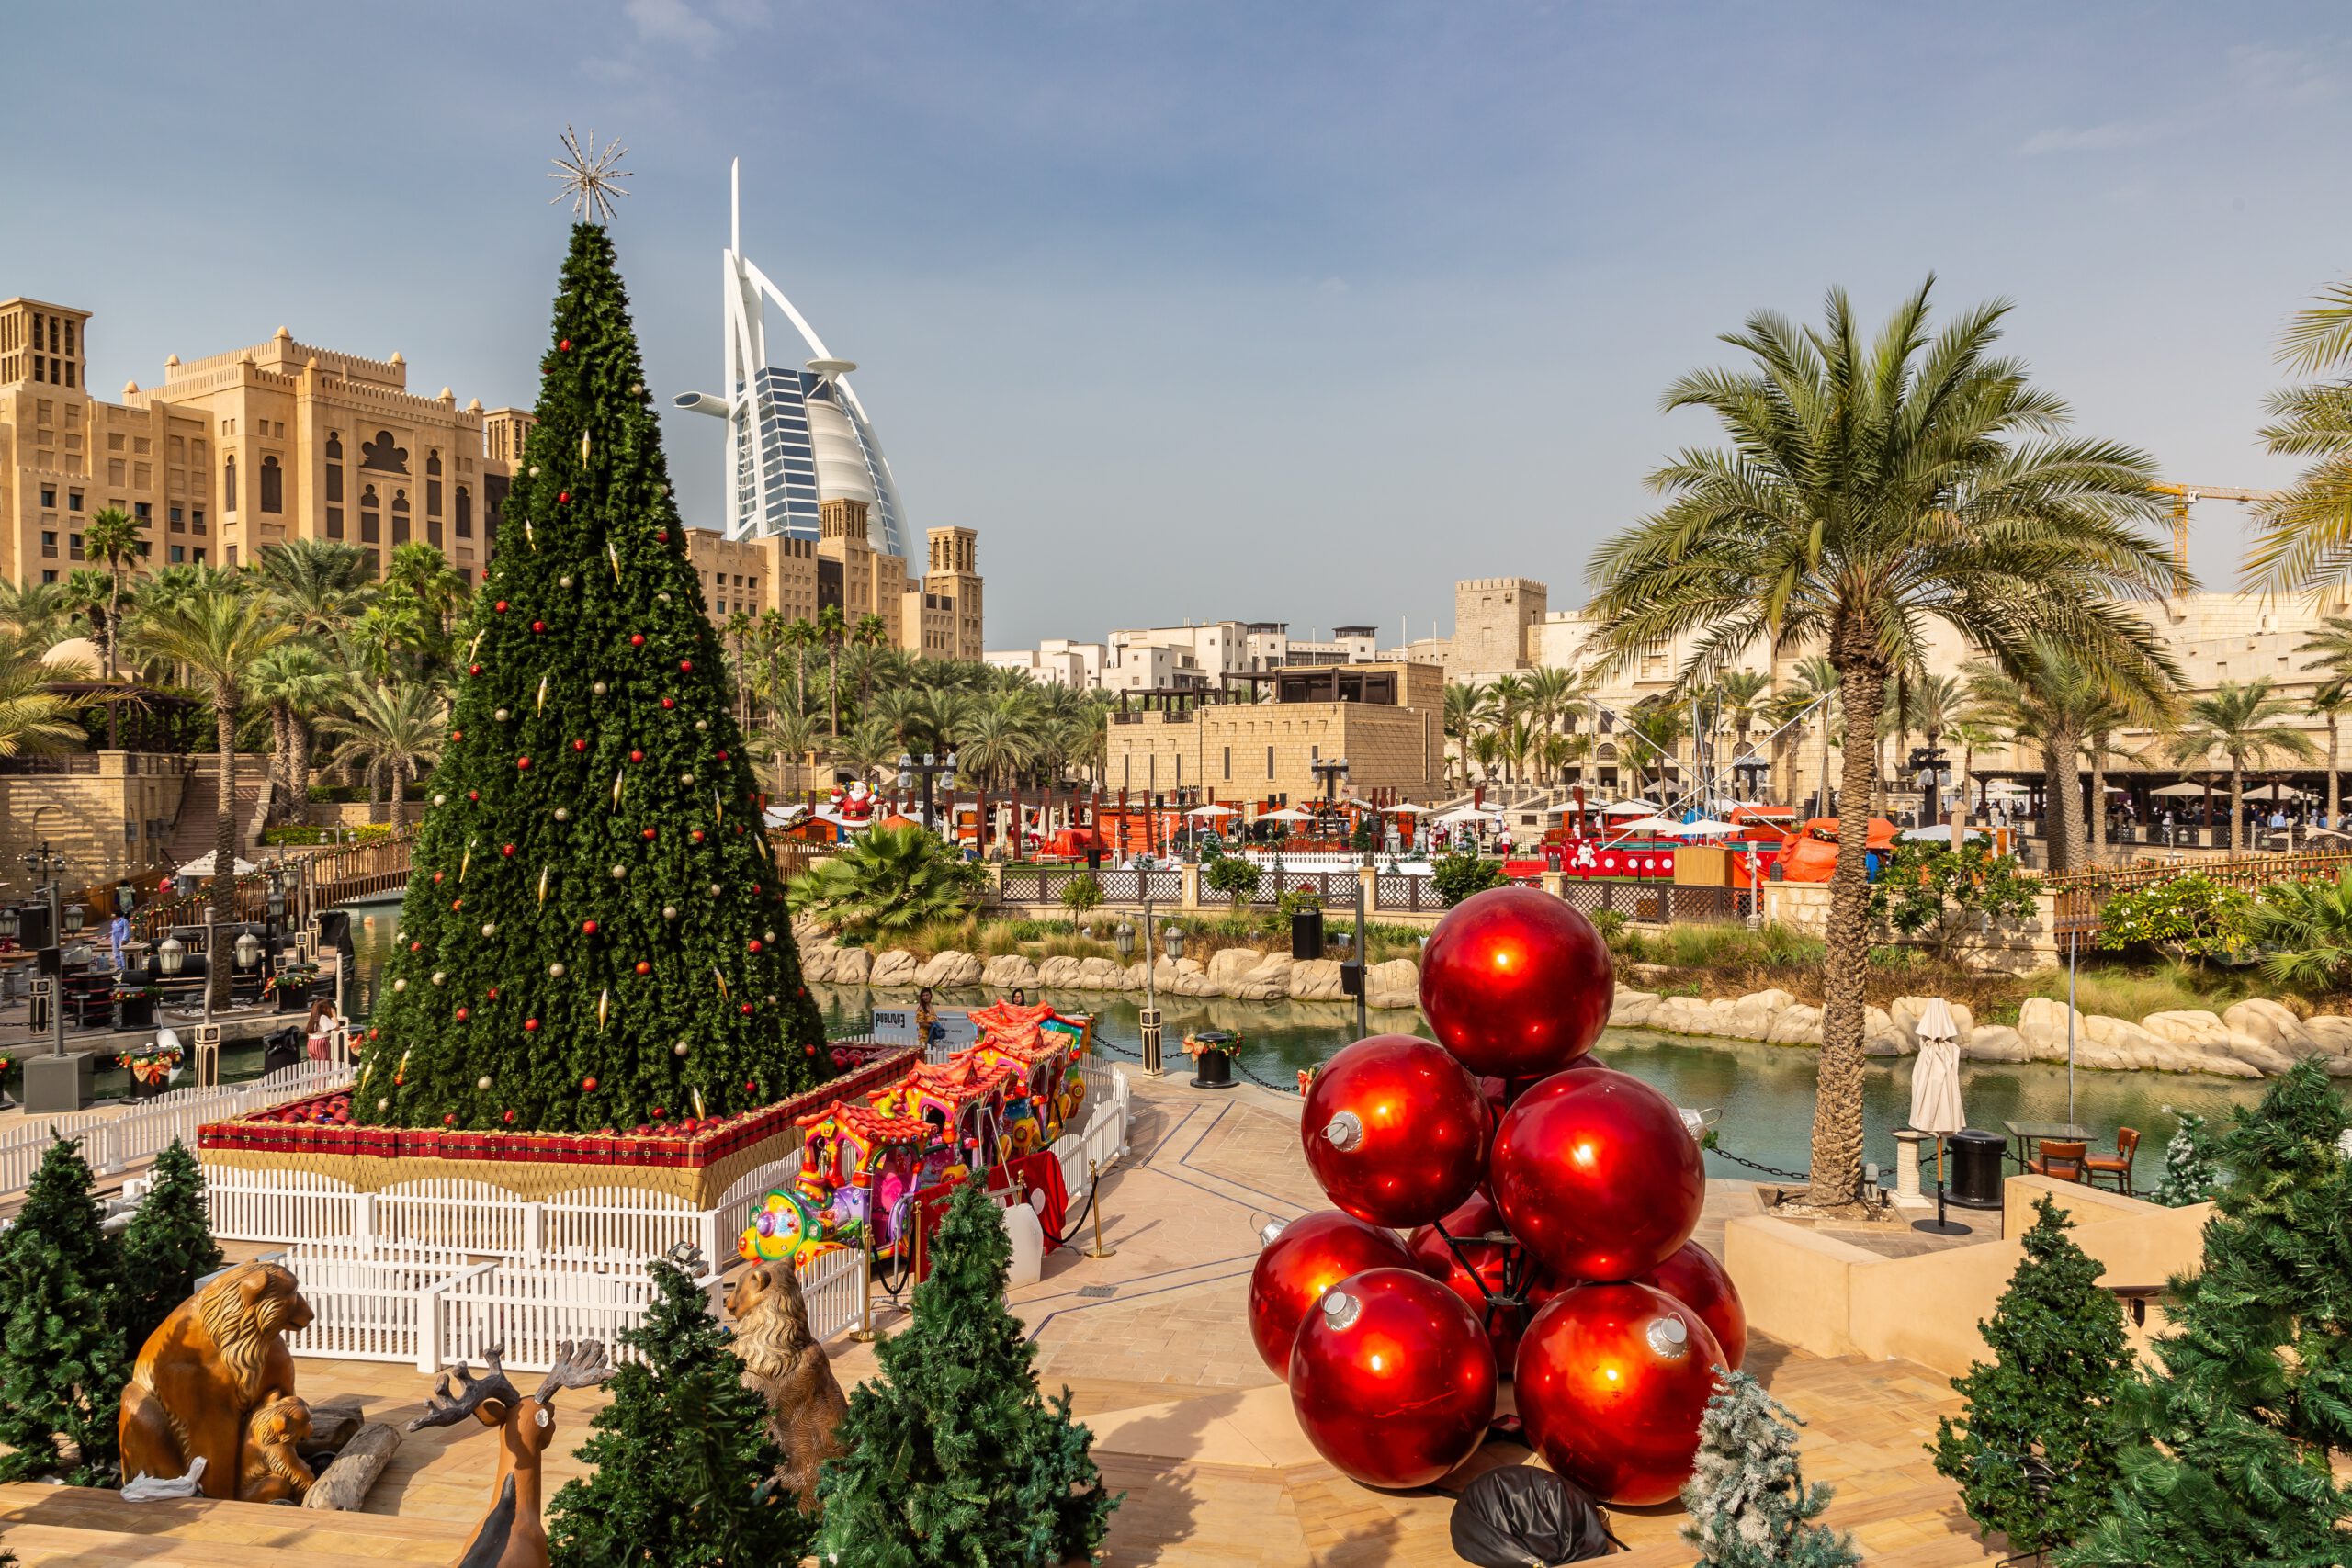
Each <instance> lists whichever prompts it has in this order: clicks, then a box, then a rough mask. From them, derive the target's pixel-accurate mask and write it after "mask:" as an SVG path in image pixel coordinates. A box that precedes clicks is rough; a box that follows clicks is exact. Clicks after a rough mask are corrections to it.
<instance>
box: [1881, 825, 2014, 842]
mask: <svg viewBox="0 0 2352 1568" xmlns="http://www.w3.org/2000/svg"><path fill="white" fill-rule="evenodd" d="M1961 832H1962V835H1963V836H1965V837H1967V838H1971V839H1989V838H1991V837H1992V836H1993V835H1992V834H1990V833H1988V832H1986V831H1985V829H1982V828H1963V829H1961ZM1894 836H1895V837H1896V838H1898V839H1901V840H1904V841H1905V843H1913V844H1931V843H1935V842H1937V841H1939V840H1949V839H1950V838H1951V823H1949V822H1946V823H1942V824H1940V825H1939V826H1938V827H1934V828H1905V829H1903V831H1901V832H1900V833H1897V834H1895V835H1894Z"/></svg>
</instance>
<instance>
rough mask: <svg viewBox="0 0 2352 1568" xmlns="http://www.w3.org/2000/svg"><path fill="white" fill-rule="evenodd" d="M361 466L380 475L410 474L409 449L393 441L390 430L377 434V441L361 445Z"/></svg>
mask: <svg viewBox="0 0 2352 1568" xmlns="http://www.w3.org/2000/svg"><path fill="white" fill-rule="evenodd" d="M359 466H360V467H361V468H373V469H375V470H376V471H377V472H379V473H384V474H404V473H406V472H408V448H407V447H405V446H401V445H400V444H399V443H398V442H396V441H394V440H393V439H392V433H391V432H390V431H389V430H379V431H378V432H376V439H375V440H373V441H363V442H361V443H360V444H359Z"/></svg>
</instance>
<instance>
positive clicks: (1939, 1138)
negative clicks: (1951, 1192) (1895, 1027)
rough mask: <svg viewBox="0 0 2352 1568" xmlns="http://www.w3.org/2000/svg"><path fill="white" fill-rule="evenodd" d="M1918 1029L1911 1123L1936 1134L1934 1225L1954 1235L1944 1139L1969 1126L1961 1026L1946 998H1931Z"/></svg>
mask: <svg viewBox="0 0 2352 1568" xmlns="http://www.w3.org/2000/svg"><path fill="white" fill-rule="evenodd" d="M1917 1034H1918V1037H1919V1055H1917V1057H1915V1058H1914V1059H1913V1061H1912V1063H1911V1125H1912V1127H1913V1128H1914V1129H1915V1130H1916V1131H1918V1132H1922V1133H1933V1134H1935V1135H1936V1217H1935V1221H1934V1227H1935V1229H1936V1230H1937V1231H1939V1233H1941V1234H1944V1235H1951V1234H1953V1232H1954V1231H1955V1230H1957V1229H1959V1228H1962V1227H1951V1228H1949V1229H1948V1228H1947V1222H1946V1221H1945V1219H1944V1212H1943V1211H1944V1138H1945V1136H1946V1135H1947V1134H1952V1133H1957V1132H1959V1131H1960V1130H1961V1129H1962V1128H1963V1127H1966V1126H1967V1125H1968V1112H1967V1111H1965V1110H1963V1109H1962V1106H1961V1102H1960V1025H1959V1023H1958V1022H1957V1021H1954V1020H1953V1018H1952V1016H1951V1007H1950V1006H1949V1005H1947V1004H1946V1003H1945V1001H1944V999H1943V998H1941V997H1930V998H1928V1006H1927V1009H1926V1010H1925V1011H1923V1012H1921V1013H1920V1015H1919V1023H1918V1028H1917ZM1921 1223H1922V1224H1926V1223H1927V1222H1924V1221H1923V1222H1921Z"/></svg>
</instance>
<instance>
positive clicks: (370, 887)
mask: <svg viewBox="0 0 2352 1568" xmlns="http://www.w3.org/2000/svg"><path fill="white" fill-rule="evenodd" d="M414 842H415V840H413V837H412V836H410V835H408V834H402V835H401V837H399V838H396V839H378V840H375V841H373V842H372V843H365V844H344V845H340V846H338V847H336V848H334V849H327V850H310V849H303V848H300V847H294V846H289V847H288V850H287V852H286V863H287V864H288V867H289V869H294V870H301V871H306V872H307V874H308V875H309V878H310V886H311V897H312V898H313V900H314V902H315V903H316V905H317V907H318V908H328V907H329V906H332V905H335V904H340V903H344V902H346V901H347V900H349V899H353V898H364V897H368V895H369V894H371V893H389V892H390V891H392V890H393V889H395V888H399V887H402V886H406V885H407V883H408V876H409V866H410V855H411V852H412V850H413V847H414ZM297 862H299V863H300V865H299V866H297V865H296V864H295V863H297ZM287 896H288V899H289V900H290V899H291V898H292V897H293V888H292V886H290V885H289V886H288V895H287ZM211 902H212V884H211V882H210V881H209V879H207V880H205V881H202V882H198V883H196V884H194V885H192V886H189V887H187V888H186V889H185V890H183V891H182V892H181V893H180V894H179V895H178V896H177V897H174V898H171V899H169V900H159V901H158V902H156V903H153V904H150V905H148V906H147V908H144V909H141V911H140V912H139V916H138V918H137V919H135V920H133V921H132V922H131V924H132V932H131V934H132V935H133V936H135V937H137V938H138V939H139V940H141V941H143V942H156V941H160V940H162V938H163V937H164V934H165V933H166V932H168V931H171V929H172V928H173V927H175V926H193V925H201V924H203V923H204V919H205V915H206V911H207V910H208V909H209V907H210V905H211ZM268 913H269V873H268V872H267V871H266V870H264V871H255V872H249V873H247V874H245V875H243V876H240V877H239V878H237V881H236V886H235V889H234V897H233V898H232V904H231V908H230V910H229V912H228V914H227V915H226V916H225V917H224V919H230V920H232V921H233V920H260V919H266V918H267V916H268Z"/></svg>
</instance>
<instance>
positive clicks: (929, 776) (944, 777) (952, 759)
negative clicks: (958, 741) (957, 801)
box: [899, 751, 956, 829]
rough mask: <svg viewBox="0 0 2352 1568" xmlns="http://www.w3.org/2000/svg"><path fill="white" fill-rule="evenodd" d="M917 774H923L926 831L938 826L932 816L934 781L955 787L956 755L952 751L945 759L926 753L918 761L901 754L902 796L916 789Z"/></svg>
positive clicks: (907, 754)
mask: <svg viewBox="0 0 2352 1568" xmlns="http://www.w3.org/2000/svg"><path fill="white" fill-rule="evenodd" d="M917 774H921V775H922V825H923V827H924V828H925V829H931V828H933V827H935V826H936V825H937V824H936V823H935V821H934V820H933V814H932V805H931V783H932V780H933V778H936V779H938V780H939V782H940V783H941V784H944V785H946V786H947V787H949V788H951V789H952V788H954V787H955V784H956V753H955V752H953V751H950V752H948V753H947V755H945V756H944V757H937V756H933V754H932V753H931V752H929V751H925V752H924V753H923V754H922V757H921V758H920V759H918V758H916V757H915V756H913V755H912V754H910V753H909V752H905V751H901V752H899V792H900V793H901V794H903V793H905V792H906V791H908V790H910V789H912V788H913V787H914V783H915V777H916V775H917Z"/></svg>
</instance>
